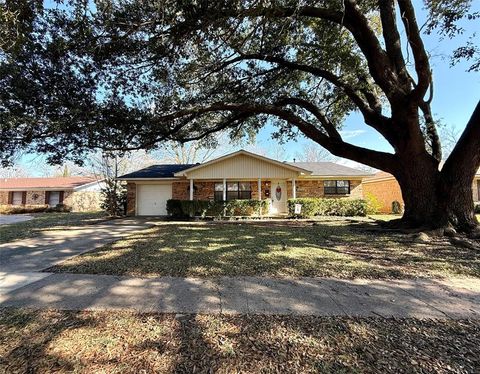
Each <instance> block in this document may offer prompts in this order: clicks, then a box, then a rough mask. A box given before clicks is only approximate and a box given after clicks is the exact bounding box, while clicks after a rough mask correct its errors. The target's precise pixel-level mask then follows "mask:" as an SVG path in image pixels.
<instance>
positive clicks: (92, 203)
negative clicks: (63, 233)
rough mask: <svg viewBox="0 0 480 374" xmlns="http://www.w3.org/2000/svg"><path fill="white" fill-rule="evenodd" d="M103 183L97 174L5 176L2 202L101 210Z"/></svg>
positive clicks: (0, 190) (1, 182)
mask: <svg viewBox="0 0 480 374" xmlns="http://www.w3.org/2000/svg"><path fill="white" fill-rule="evenodd" d="M103 183H104V182H103V181H102V180H97V179H96V178H95V177H55V178H2V179H0V205H19V206H21V205H49V206H51V207H55V206H57V205H58V204H64V205H65V206H68V207H70V208H72V211H74V212H84V211H95V210H100V204H101V188H102V186H103Z"/></svg>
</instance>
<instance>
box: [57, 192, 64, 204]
mask: <svg viewBox="0 0 480 374" xmlns="http://www.w3.org/2000/svg"><path fill="white" fill-rule="evenodd" d="M63 194H64V191H60V194H59V195H60V196H59V198H58V203H59V204H63Z"/></svg>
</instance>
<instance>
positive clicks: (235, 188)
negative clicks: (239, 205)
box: [215, 182, 252, 201]
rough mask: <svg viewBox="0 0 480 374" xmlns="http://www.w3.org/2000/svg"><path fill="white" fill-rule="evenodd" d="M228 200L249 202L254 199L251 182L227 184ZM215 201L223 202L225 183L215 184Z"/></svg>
mask: <svg viewBox="0 0 480 374" xmlns="http://www.w3.org/2000/svg"><path fill="white" fill-rule="evenodd" d="M226 195H227V200H247V199H251V198H252V188H251V184H250V182H227V194H226ZM215 200H216V201H222V200H223V183H215Z"/></svg>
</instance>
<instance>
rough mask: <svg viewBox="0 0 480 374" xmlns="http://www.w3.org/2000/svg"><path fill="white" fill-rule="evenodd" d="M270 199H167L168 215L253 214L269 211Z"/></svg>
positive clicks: (213, 215) (180, 216) (179, 216)
mask: <svg viewBox="0 0 480 374" xmlns="http://www.w3.org/2000/svg"><path fill="white" fill-rule="evenodd" d="M268 204H269V201H268V200H230V201H211V200H175V199H171V200H168V201H167V212H168V215H170V216H171V217H174V218H189V217H221V216H227V217H230V216H253V215H260V214H265V213H267V212H268Z"/></svg>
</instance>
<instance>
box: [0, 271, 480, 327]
mask: <svg viewBox="0 0 480 374" xmlns="http://www.w3.org/2000/svg"><path fill="white" fill-rule="evenodd" d="M5 306H15V307H32V308H58V309H68V310H70V309H71V310H135V311H140V312H168V313H253V314H297V315H302V314H308V315H325V316H344V315H348V316H383V317H418V318H480V281H479V280H477V279H469V280H461V279H453V280H449V281H440V280H402V281H400V280H398V281H397V280H387V281H380V280H371V281H369V280H341V279H323V278H322V279H309V278H304V279H291V280H284V279H276V280H275V279H268V278H258V277H235V278H228V277H222V278H216V279H199V278H172V277H162V278H132V277H118V276H108V275H84V274H78V275H77V274H52V275H49V276H47V277H44V278H40V279H39V280H37V281H35V282H33V283H30V284H28V285H26V286H24V287H22V288H19V289H16V290H12V291H10V292H8V293H5V294H4V295H3V296H1V295H0V307H5Z"/></svg>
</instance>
